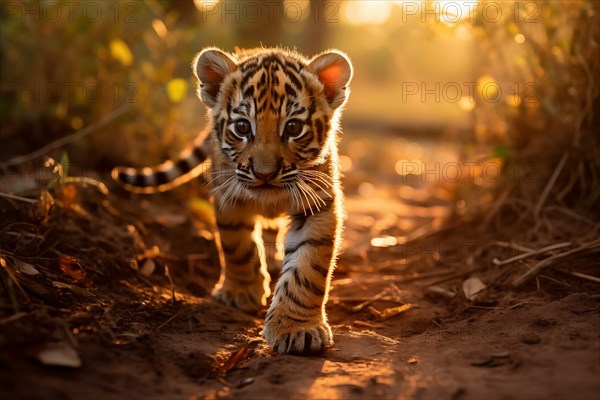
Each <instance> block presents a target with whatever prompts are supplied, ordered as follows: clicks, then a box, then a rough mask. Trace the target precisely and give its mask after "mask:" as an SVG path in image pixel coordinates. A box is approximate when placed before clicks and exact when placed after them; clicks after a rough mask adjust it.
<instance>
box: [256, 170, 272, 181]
mask: <svg viewBox="0 0 600 400" xmlns="http://www.w3.org/2000/svg"><path fill="white" fill-rule="evenodd" d="M254 175H256V177H257V178H258V179H260V180H261V181H265V182H268V181H270V180H271V179H273V178H275V177H276V176H277V171H272V172H267V173H263V172H256V171H254Z"/></svg>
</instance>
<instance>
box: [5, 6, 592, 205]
mask: <svg viewBox="0 0 600 400" xmlns="http://www.w3.org/2000/svg"><path fill="white" fill-rule="evenodd" d="M1 18H2V24H1V27H0V34H1V42H2V46H1V49H0V63H1V78H2V79H1V80H2V86H1V88H0V89H1V90H0V92H1V102H0V119H1V121H2V129H1V133H0V141H1V143H2V145H1V146H0V159H1V160H5V161H6V160H9V159H10V158H12V157H14V156H17V155H22V154H27V153H29V152H31V151H33V150H35V149H38V148H40V147H42V146H43V145H45V144H47V143H50V142H52V141H54V140H57V139H59V138H61V137H65V136H68V135H69V134H72V133H73V132H77V131H78V130H81V129H82V128H84V127H86V126H89V125H90V124H93V123H94V122H95V121H98V120H100V119H102V118H103V117H105V116H106V115H109V114H110V113H111V112H113V111H114V110H118V109H119V107H129V108H128V109H127V112H126V113H124V114H123V115H120V116H119V117H118V118H117V119H115V120H114V121H112V122H111V123H109V124H108V125H106V126H103V127H101V128H99V129H96V130H95V131H94V132H93V133H92V134H90V135H87V136H86V137H85V138H83V139H81V140H77V141H74V142H73V143H71V144H70V145H68V146H67V147H66V150H67V152H68V155H69V158H70V160H71V163H72V164H74V165H75V164H77V165H78V166H80V167H81V168H82V169H86V168H89V170H93V171H107V170H109V169H110V168H111V167H112V166H114V165H117V164H123V163H126V164H131V165H149V164H154V163H158V162H161V161H162V160H164V159H165V158H168V157H173V156H175V155H176V154H177V153H178V152H179V151H180V150H181V149H182V148H184V147H185V146H186V144H187V143H189V141H190V140H191V139H192V138H193V137H195V136H196V135H197V134H199V132H201V131H202V129H203V127H204V124H205V118H204V115H205V107H204V105H202V104H201V103H200V102H199V101H198V100H197V99H196V97H195V82H194V78H193V76H192V73H191V68H190V62H191V60H192V58H193V56H194V54H195V53H197V52H198V51H199V50H201V49H202V48H203V47H205V46H218V47H221V48H223V49H224V50H226V51H231V52H234V51H235V49H236V47H240V48H253V47H258V46H283V47H289V48H294V49H297V50H299V51H300V52H302V53H305V54H307V55H309V56H312V55H314V54H316V53H319V52H321V51H323V50H326V49H328V48H332V47H333V48H339V49H341V50H343V51H345V52H346V53H347V54H348V55H349V56H350V57H351V58H352V61H353V63H354V66H355V76H354V80H353V82H352V85H351V87H352V95H351V98H350V101H349V103H348V105H347V109H346V111H345V114H344V122H343V127H344V140H343V142H342V154H343V157H342V166H341V168H342V171H343V172H344V173H345V174H346V175H347V177H348V178H347V181H346V187H347V191H348V193H349V194H359V195H361V196H363V197H373V196H382V195H383V196H385V195H390V196H392V197H393V196H402V197H404V198H412V199H414V200H415V201H429V200H436V199H438V200H439V199H446V200H448V199H451V200H452V201H453V202H454V204H455V206H456V207H455V211H458V212H462V211H464V210H476V212H480V211H481V209H482V207H483V209H485V207H487V206H488V205H489V203H490V201H491V199H492V197H491V196H490V194H489V190H490V188H492V189H493V188H495V187H497V186H498V184H501V183H503V182H504V183H505V184H506V183H507V182H506V181H507V180H508V181H510V182H508V184H511V185H513V186H518V188H519V189H518V190H517V191H523V192H524V193H523V194H517V196H519V195H523V196H525V195H527V193H529V195H535V194H539V193H540V191H541V188H542V187H543V184H545V182H546V181H547V179H548V177H549V175H550V174H551V173H552V171H553V168H554V165H556V163H557V162H558V160H559V159H560V157H561V155H562V153H563V152H564V149H565V146H569V147H572V148H573V149H574V150H573V151H574V152H575V153H577V154H578V157H571V160H574V159H577V158H579V160H580V161H582V162H583V161H584V162H585V165H580V164H577V165H575V164H573V166H572V168H573V169H578V168H579V169H583V170H584V174H583V175H582V176H581V177H580V178H578V179H581V180H582V181H581V185H579V186H578V185H575V184H574V187H577V188H578V189H577V190H578V196H579V197H578V198H577V202H578V205H581V204H583V203H582V202H584V203H585V204H584V205H586V207H588V208H589V207H591V205H593V204H594V202H595V201H596V200H597V199H598V197H599V189H598V185H596V186H594V183H595V182H597V179H598V177H597V176H595V175H594V172H593V170H591V169H590V167H589V165H588V164H589V162H590V161H591V162H592V164H593V168H596V169H597V167H598V161H597V159H598V157H597V155H598V154H597V152H598V151H597V147H598V146H597V145H596V139H595V138H594V137H593V136H594V135H591V134H590V132H593V130H594V129H593V126H594V124H595V123H596V122H594V121H592V116H593V110H597V106H598V104H597V100H595V99H597V92H598V89H597V83H596V80H597V76H598V75H597V71H598V61H597V60H598V25H600V24H598V23H597V22H598V6H597V4H596V2H594V1H591V0H590V1H511V2H504V1H489V0H479V1H477V0H472V1H451V0H448V1H429V0H428V1H420V0H405V1H309V0H285V1H283V0H274V1H270V2H266V3H265V2H258V1H230V0H227V1H208V0H206V1H204V0H194V1H192V0H179V1H167V0H163V1H159V0H147V1H143V2H137V1H136V2H133V1H90V2H82V3H77V4H73V3H70V2H68V1H3V2H2V16H1ZM549 138H550V139H549ZM61 151H62V150H57V151H54V152H50V154H48V155H49V156H53V157H55V158H59V157H60V152H61ZM532 157H533V158H532ZM465 160H468V161H469V162H475V163H476V164H475V167H473V168H474V169H472V168H471V167H468V168H465V167H464V164H461V165H462V167H460V168H461V170H460V171H459V173H460V174H461V176H459V177H458V178H456V173H455V172H453V171H449V170H448V171H444V170H443V168H444V166H447V165H449V164H448V163H454V162H464V161H465ZM532 160H533V161H532ZM594 160H595V161H594ZM38 161H40V160H38ZM489 163H492V164H489ZM8 164H9V166H10V162H9V163H8ZM486 165H487V166H488V167H489V165H493V166H494V168H492V170H493V171H492V172H490V171H491V170H490V169H489V168H488V169H487V170H484V169H486V168H487V167H486ZM496 169H497V170H498V171H496ZM427 171H430V173H429V174H427ZM431 171H433V172H431ZM499 171H501V172H499ZM515 171H517V172H515ZM532 171H533V172H535V174H534V176H533V177H532V178H531V179H515V176H517V175H519V174H525V175H526V174H530V173H531V172H532ZM488 172H489V173H492V174H493V175H492V176H491V177H490V175H489V174H488V176H487V177H486V176H484V175H482V174H485V173H488ZM519 176H521V175H519ZM565 179H568V178H565ZM463 181H465V182H463ZM584 181H585V182H584ZM432 182H433V183H435V184H436V185H435V186H436V187H435V189H432V188H431V185H429V184H430V183H432ZM459 182H462V183H464V185H462V186H457V185H456V184H457V183H459ZM524 182H527V184H528V185H523V183H524ZM423 184H426V185H423ZM386 185H387V186H386ZM384 186H385V187H384ZM380 188H384V190H383V192H384V193H382V192H380V191H379V189H380ZM420 188H421V189H423V191H421V192H419V189H420ZM567 197H568V196H567ZM563 198H566V197H565V196H563ZM565 201H566V200H565ZM461 210H462V211H461Z"/></svg>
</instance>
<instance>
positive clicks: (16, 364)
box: [0, 198, 600, 399]
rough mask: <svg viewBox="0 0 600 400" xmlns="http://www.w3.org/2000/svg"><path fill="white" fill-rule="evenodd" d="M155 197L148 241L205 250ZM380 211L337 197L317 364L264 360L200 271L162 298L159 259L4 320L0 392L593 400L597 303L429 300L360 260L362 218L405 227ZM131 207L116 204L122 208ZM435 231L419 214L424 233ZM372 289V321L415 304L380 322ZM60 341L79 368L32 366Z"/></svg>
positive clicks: (599, 368)
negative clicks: (331, 338)
mask: <svg viewBox="0 0 600 400" xmlns="http://www.w3.org/2000/svg"><path fill="white" fill-rule="evenodd" d="M159 200H160V199H159ZM166 201H167V202H166V203H165V200H164V199H163V200H160V201H159V203H158V204H153V203H150V204H145V205H144V206H143V207H142V210H137V213H138V214H140V216H139V218H142V220H143V218H147V217H142V216H141V214H146V215H147V211H148V210H147V208H148V207H155V208H154V209H153V210H154V211H155V212H154V213H151V214H152V218H153V219H154V220H155V221H154V223H152V222H151V221H148V220H144V223H145V224H146V225H147V226H148V227H149V228H148V229H149V231H150V232H149V233H148V237H150V238H152V237H153V238H154V239H153V240H156V241H157V243H158V242H160V244H161V246H162V248H163V249H169V251H170V252H181V251H186V249H187V252H188V253H191V252H198V240H201V239H200V238H190V239H189V241H186V240H182V239H181V238H182V237H183V236H184V235H182V232H184V231H186V230H189V229H193V228H194V227H193V226H192V225H191V224H189V223H188V222H187V221H188V220H187V218H188V217H190V216H189V215H185V218H178V217H177V213H178V212H180V211H178V210H181V208H180V207H178V206H177V204H176V203H174V202H173V200H166ZM161 202H162V203H161ZM383 203H385V204H387V209H386V208H385V207H384V205H383V204H379V203H377V202H369V205H366V204H365V202H364V201H361V200H360V199H359V198H354V199H353V198H350V199H349V201H348V206H349V211H350V216H349V219H348V223H347V225H348V230H347V237H346V251H345V253H344V255H343V256H342V258H341V259H340V265H339V268H338V271H337V273H336V277H335V281H334V288H333V290H332V292H331V297H330V302H329V305H328V309H329V314H330V321H331V323H332V326H333V330H334V334H335V341H336V344H335V347H334V348H332V349H330V350H329V351H328V352H327V354H326V355H325V356H320V357H295V356H281V355H277V354H274V353H272V352H271V351H270V350H269V349H268V348H267V347H266V345H265V344H264V343H263V342H262V340H261V339H260V335H259V332H260V329H261V318H260V316H256V317H255V316H249V315H246V314H244V313H242V312H240V311H238V310H235V309H232V308H229V307H226V306H224V305H222V304H219V303H216V302H214V301H212V300H211V299H210V297H209V296H208V295H207V291H208V290H209V289H210V286H211V285H212V284H213V283H214V280H215V279H216V271H214V270H213V271H210V268H209V265H210V264H211V263H210V260H204V261H202V262H201V263H200V264H201V265H202V268H201V269H199V270H198V269H197V268H196V271H195V275H194V277H192V278H190V277H189V276H186V275H185V273H186V272H189V271H186V268H185V266H184V264H181V263H177V262H175V261H173V262H172V263H171V268H170V270H171V275H173V278H174V280H175V288H176V293H175V298H176V301H175V302H173V301H172V294H171V290H170V285H169V281H168V280H167V279H166V278H165V276H164V272H161V271H163V270H161V269H160V267H161V265H162V264H166V263H160V262H159V261H158V259H157V260H156V262H157V271H155V272H154V273H151V274H147V275H148V276H146V277H144V276H143V274H141V273H139V272H138V273H136V272H134V271H131V270H130V271H129V272H128V271H121V270H120V271H121V272H115V274H116V276H113V277H112V278H111V279H108V280H107V278H108V277H104V278H103V279H100V278H98V279H96V280H95V281H94V283H92V284H89V285H88V287H87V289H86V290H88V291H89V292H91V294H92V295H91V297H86V296H81V295H80V294H77V293H73V292H71V291H69V290H61V291H59V294H60V296H59V297H58V298H49V297H48V296H45V301H46V303H47V304H49V305H48V306H44V307H40V306H39V305H36V304H40V301H39V300H34V302H33V303H34V304H30V306H29V307H27V308H26V309H25V310H24V311H23V315H22V316H21V317H19V318H17V319H14V320H13V319H11V318H10V313H3V315H8V317H3V318H2V322H1V325H0V328H1V330H0V345H1V347H2V351H1V352H0V387H1V388H2V392H3V393H5V394H8V397H7V398H11V399H13V398H44V399H66V398H73V399H75V398H85V399H99V398H102V399H108V398H115V399H117V398H161V399H162V398H274V399H275V398H326V399H333V398H361V399H371V398H411V399H433V398H435V399H438V398H447V399H481V398H507V399H520V398H548V399H550V398H582V399H585V398H589V399H596V398H598V395H599V393H600V379H599V378H600V357H599V356H600V338H599V335H598V332H600V317H599V316H600V313H599V310H600V296H598V295H595V294H593V293H589V292H585V291H583V292H581V293H572V294H568V293H565V292H562V293H561V294H560V295H552V294H549V293H547V292H544V291H538V292H532V293H531V294H529V295H523V294H521V295H519V296H517V297H516V298H514V299H511V298H509V297H505V298H503V299H501V301H496V302H495V303H493V304H490V305H487V306H486V305H481V304H485V303H479V304H480V305H477V304H467V305H466V306H465V303H464V302H456V301H449V300H446V299H443V298H436V297H430V296H428V295H426V292H425V291H424V288H425V287H427V284H429V283H431V282H433V281H435V280H436V279H437V280H439V276H436V274H433V275H432V276H431V278H423V279H420V278H419V279H415V277H416V276H417V275H418V272H417V271H420V269H419V268H421V267H420V263H417V264H415V265H416V266H414V267H411V266H410V265H402V264H400V265H395V261H394V260H395V259H396V258H395V257H397V255H396V254H395V253H394V252H393V251H392V249H391V248H390V249H387V248H379V249H371V250H368V247H369V246H370V245H369V244H368V243H369V239H368V238H369V237H370V236H371V235H372V233H373V231H372V229H371V228H369V229H367V228H365V226H367V225H369V223H368V221H369V218H374V217H376V218H374V220H377V221H385V220H386V218H387V219H388V220H389V219H390V218H391V217H390V216H389V211H390V210H395V212H396V214H395V215H396V219H393V221H388V225H390V226H397V225H398V221H397V219H398V218H402V216H403V215H405V213H404V212H403V211H398V210H403V209H402V208H401V207H400V205H398V204H395V205H394V204H393V203H390V202H386V201H383ZM126 204H127V203H126V202H123V204H120V203H117V205H115V207H117V208H119V209H125V210H126V208H127V206H126ZM399 207H400V208H399ZM131 210H133V208H132V209H131ZM157 210H161V211H160V212H158V211H157ZM404 211H405V212H407V213H416V210H414V209H404ZM132 212H133V211H132ZM377 213H379V214H377ZM416 214H418V213H416ZM421 214H422V213H421ZM100 215H102V214H100ZM386 215H387V217H386ZM107 218H108V217H107ZM121 218H122V216H121ZM430 219H431V218H430V217H427V216H422V217H419V218H417V220H418V221H420V222H419V223H421V224H424V225H427V223H428V221H430ZM156 220H160V221H161V222H162V223H163V224H160V223H156ZM167 220H168V221H170V222H169V225H171V227H169V228H167V227H165V225H164V222H165V221H167ZM365 221H367V222H365ZM88 222H89V221H88ZM109 222H110V221H104V222H103V224H104V229H108V228H107V227H108V226H110V223H109ZM78 223H81V222H78ZM89 223H91V224H92V225H94V224H98V223H99V222H98V221H96V222H89ZM381 224H382V223H381V222H380V225H381ZM67 225H68V224H67ZM361 227H362V228H361ZM118 228H119V226H118V225H116V226H113V227H112V228H111V229H115V230H118ZM120 228H123V226H121V227H120ZM388 228H389V227H387V228H386V226H385V224H384V225H381V226H379V227H378V228H377V230H378V231H380V232H386V229H388ZM116 240H118V238H117V239H116ZM148 240H149V241H151V239H148ZM205 242H206V240H205ZM206 243H208V242H206ZM150 244H151V243H149V242H147V243H146V246H147V247H151V246H150ZM207 246H208V247H206V249H210V246H209V245H207ZM84 247H85V246H84ZM75 256H77V255H75ZM79 256H80V257H83V255H79ZM365 260H366V261H365ZM390 261H391V262H390ZM140 264H141V266H142V267H143V264H144V262H141V263H140ZM382 266H383V267H382ZM196 267H197V265H196ZM376 267H377V268H380V270H378V271H373V268H376ZM38 268H40V270H41V268H42V267H38ZM414 268H416V270H415V269H414ZM203 271H204V272H203ZM207 271H208V272H207ZM433 272H435V269H434V271H433ZM441 272H442V273H443V272H444V271H443V270H442V271H441ZM419 273H420V272H419ZM415 274H417V275H415ZM442 276H443V274H442ZM55 278H56V277H55ZM55 278H53V279H55ZM114 278H117V279H116V280H115V279H114ZM411 279H412V280H411ZM101 282H102V283H101ZM84 286H85V285H84ZM382 292H383V293H388V295H386V296H384V297H382V299H380V300H376V301H373V302H372V303H370V304H368V305H371V306H373V307H374V308H375V309H378V310H380V311H381V310H385V309H386V308H391V307H396V306H398V304H411V305H413V307H412V308H411V309H409V310H408V311H406V312H404V313H402V314H400V315H397V316H395V317H391V318H388V319H384V320H380V319H377V318H375V317H374V316H373V314H372V312H370V311H369V309H368V305H367V304H364V305H363V307H362V308H361V309H360V310H358V309H357V306H358V308H360V307H361V306H360V304H361V302H363V300H364V299H372V298H373V297H374V296H377V295H380V294H381V293H382ZM42 297H44V296H42ZM38 298H39V296H38ZM353 308H354V309H353ZM4 309H6V308H4ZM69 337H72V338H73V342H75V343H76V344H77V347H76V352H77V354H78V355H79V358H80V359H81V362H82V363H81V366H80V367H79V368H65V367H58V366H48V365H42V364H41V363H40V361H39V354H40V352H41V350H43V349H44V348H45V347H46V346H48V343H56V342H63V343H64V342H65V341H66V339H65V338H69Z"/></svg>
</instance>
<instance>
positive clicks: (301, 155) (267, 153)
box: [192, 48, 352, 197]
mask: <svg viewBox="0 0 600 400" xmlns="http://www.w3.org/2000/svg"><path fill="white" fill-rule="evenodd" d="M192 67H193V70H194V73H195V74H196V76H197V78H198V80H199V87H198V96H199V97H200V99H201V100H202V101H203V102H204V103H205V104H206V105H207V106H208V107H209V108H210V109H211V115H212V118H213V129H214V130H215V132H214V133H215V135H216V138H217V140H218V148H219V153H220V155H219V164H220V165H221V168H222V169H226V170H230V171H231V176H230V178H231V179H230V180H231V182H232V183H231V184H230V185H236V186H237V187H239V188H238V189H237V190H236V191H237V192H239V193H240V195H242V194H245V195H247V196H250V197H259V195H261V194H265V191H267V190H268V191H269V192H268V193H269V195H271V197H273V196H274V195H275V194H276V193H278V192H286V191H287V192H289V191H290V190H291V191H293V189H290V188H292V187H294V185H297V184H301V182H300V180H303V179H304V180H306V179H308V175H309V174H310V175H311V176H313V178H312V179H313V180H314V176H316V175H317V174H316V172H315V171H314V170H315V169H317V168H318V166H319V165H323V164H324V163H326V162H327V161H328V159H329V157H330V156H331V150H332V149H333V148H334V146H335V141H336V131H337V129H338V120H339V115H340V110H341V107H342V106H343V105H344V103H345V102H346V100H347V98H348V95H349V89H348V84H349V82H350V79H351V78H352V65H351V63H350V61H349V59H348V57H347V56H346V55H344V54H343V53H342V52H339V51H335V50H332V51H327V52H324V53H322V54H319V55H317V56H315V57H313V58H312V59H310V60H309V59H306V58H304V57H303V56H301V55H300V54H298V53H296V52H290V51H285V50H282V49H258V50H253V51H246V52H243V53H240V54H239V55H232V54H227V53H225V52H223V51H221V50H219V49H216V48H207V49H205V50H203V51H202V52H200V53H199V54H198V55H197V56H196V58H195V59H194V62H193V65H192ZM311 171H312V172H311ZM223 189H226V188H225V187H224V188H223ZM230 191H231V190H230Z"/></svg>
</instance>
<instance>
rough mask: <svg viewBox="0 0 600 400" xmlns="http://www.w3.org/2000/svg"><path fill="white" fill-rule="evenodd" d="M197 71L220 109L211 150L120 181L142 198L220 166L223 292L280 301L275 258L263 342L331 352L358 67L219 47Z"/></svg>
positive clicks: (201, 57) (328, 56) (337, 58)
mask: <svg viewBox="0 0 600 400" xmlns="http://www.w3.org/2000/svg"><path fill="white" fill-rule="evenodd" d="M192 68H193V69H194V73H195V74H196V76H197V78H198V80H199V83H200V84H199V86H198V95H199V97H200V98H201V99H202V101H204V103H205V104H206V105H207V106H208V107H209V108H210V114H209V118H210V122H211V125H210V126H211V127H210V134H209V137H208V140H207V141H206V142H205V144H204V146H205V147H207V148H208V150H207V151H204V150H203V147H202V146H203V145H202V144H196V145H195V146H194V148H193V149H192V150H191V151H188V153H187V154H186V155H184V156H183V157H182V160H183V161H178V162H175V163H173V162H167V163H165V164H163V165H161V166H159V167H157V168H154V169H141V170H135V169H123V168H117V169H115V171H114V172H113V176H114V177H115V179H117V180H118V181H121V182H122V183H123V184H124V185H125V187H126V188H127V189H129V190H132V191H136V192H142V193H150V192H153V191H162V190H168V189H170V188H171V187H174V186H175V185H177V184H180V183H183V182H184V181H188V180H190V179H193V178H194V177H196V176H198V174H200V173H202V172H203V171H202V170H203V169H205V168H203V166H204V165H205V163H206V161H207V159H208V158H210V160H211V164H210V165H211V170H210V171H209V172H208V175H209V176H208V178H209V181H210V184H211V186H212V193H213V195H214V198H215V204H216V215H217V226H218V230H219V236H220V238H219V241H220V248H221V259H222V271H221V278H220V280H219V283H218V284H217V286H216V287H215V290H214V292H213V294H214V296H216V297H217V298H218V299H220V300H221V301H223V302H225V303H226V304H230V305H234V306H236V307H238V308H240V309H242V310H245V311H256V310H258V309H260V308H261V307H262V306H264V305H266V303H267V298H268V297H269V296H270V294H271V293H270V285H269V282H270V278H269V273H268V270H267V259H269V261H271V260H274V259H277V258H280V259H281V258H282V259H283V267H282V271H281V275H280V277H279V279H278V282H277V284H276V286H275V293H274V295H273V300H272V302H271V305H270V307H269V310H268V312H267V316H266V319H265V325H264V328H263V332H262V334H263V337H264V338H265V340H266V341H267V343H268V344H269V345H270V346H271V347H272V348H273V349H275V350H276V351H278V352H280V353H297V354H305V353H314V352H318V351H321V350H322V349H323V348H325V347H326V346H329V345H331V344H332V334H331V329H330V327H329V325H328V323H327V317H326V313H325V303H326V302H327V293H328V290H329V284H330V280H331V274H332V271H333V269H334V267H335V263H336V257H337V253H338V249H339V247H340V240H341V239H340V237H341V230H342V220H343V204H342V203H343V194H342V191H341V188H340V183H339V176H337V175H336V174H337V171H338V169H337V163H338V153H337V140H338V134H337V132H338V124H339V119H340V114H341V109H342V106H343V105H344V103H345V102H346V100H347V97H348V94H349V90H348V88H347V85H348V83H349V82H350V79H351V77H352V67H351V64H350V62H349V60H348V58H347V57H346V56H345V55H343V54H342V53H341V52H338V51H329V52H325V53H323V54H320V55H318V56H316V57H314V58H313V59H310V60H309V59H306V58H304V57H303V56H302V55H300V54H298V53H296V52H292V51H287V50H282V49H257V50H251V51H243V52H240V53H238V54H237V55H231V54H227V53H225V52H222V51H220V50H219V49H216V48H208V49H205V50H203V51H202V52H201V53H199V54H198V56H196V58H195V60H194V63H193V64H192ZM281 218H283V221H286V222H287V223H286V224H285V225H286V226H287V234H286V236H285V243H284V244H280V243H278V241H277V239H276V238H278V237H281V236H282V228H283V225H282V224H281V223H280V222H278V221H281ZM278 219H279V220H278ZM282 253H283V254H282ZM278 255H281V256H280V257H278Z"/></svg>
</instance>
